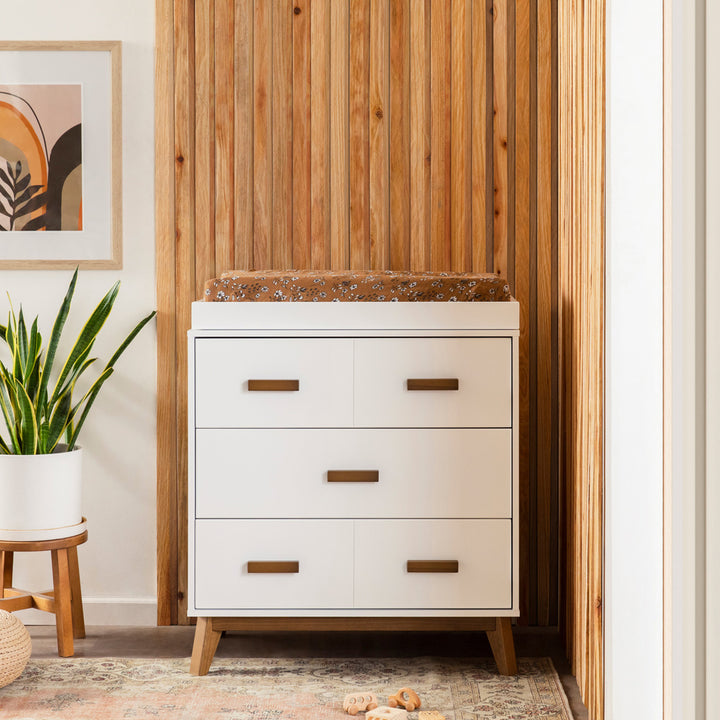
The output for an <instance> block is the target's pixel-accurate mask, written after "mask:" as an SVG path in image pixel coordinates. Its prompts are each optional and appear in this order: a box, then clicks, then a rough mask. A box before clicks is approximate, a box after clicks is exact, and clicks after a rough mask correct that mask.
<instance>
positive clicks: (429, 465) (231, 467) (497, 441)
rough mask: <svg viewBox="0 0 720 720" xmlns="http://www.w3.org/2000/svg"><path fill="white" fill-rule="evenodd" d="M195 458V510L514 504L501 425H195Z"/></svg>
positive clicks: (237, 513) (341, 510)
mask: <svg viewBox="0 0 720 720" xmlns="http://www.w3.org/2000/svg"><path fill="white" fill-rule="evenodd" d="M195 467H196V490H195V492H196V505H195V507H196V516H197V517H199V518H226V517H230V518H232V517H243V518H253V517H257V518H281V517H294V518H305V517H309V518H332V517H342V518H355V517H387V518H407V517H416V518H427V517H431V518H432V517H435V518H437V517H466V518H467V517H473V518H476V517H493V518H495V517H504V518H507V517H510V516H511V514H512V431H511V430H506V429H482V430H477V429H457V430H441V429H437V430H435V429H432V430H426V429H411V430H407V429H387V430H353V429H344V430H338V429H334V430H333V429H330V430H299V429H298V430H197V431H196V455H195ZM328 471H331V474H330V475H328ZM332 471H351V472H350V474H347V475H338V474H337V473H332ZM357 471H375V472H377V475H374V474H368V473H367V472H365V473H364V474H359V473H358V472H357Z"/></svg>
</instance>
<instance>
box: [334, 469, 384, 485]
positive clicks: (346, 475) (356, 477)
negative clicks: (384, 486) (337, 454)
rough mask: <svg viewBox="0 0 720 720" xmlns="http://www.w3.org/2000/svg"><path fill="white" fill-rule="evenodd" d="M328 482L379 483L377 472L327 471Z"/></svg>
mask: <svg viewBox="0 0 720 720" xmlns="http://www.w3.org/2000/svg"><path fill="white" fill-rule="evenodd" d="M327 476H328V478H327V479H328V482H365V483H367V482H379V481H380V471H379V470H328V474H327Z"/></svg>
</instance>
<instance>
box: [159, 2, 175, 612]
mask: <svg viewBox="0 0 720 720" xmlns="http://www.w3.org/2000/svg"><path fill="white" fill-rule="evenodd" d="M174 27H175V22H174V2H173V0H157V3H156V31H155V37H156V45H157V50H156V53H155V263H156V266H157V268H158V272H157V277H156V292H157V317H156V320H157V347H158V353H157V392H158V395H157V411H156V413H157V471H156V472H157V510H156V518H157V551H156V562H157V584H158V609H157V622H158V625H170V624H172V623H173V622H177V562H178V541H177V513H176V506H177V485H178V477H177V459H176V453H177V432H178V430H177V420H176V412H177V388H176V385H175V378H176V370H175V162H174V158H175V154H174V150H175V121H174V58H175V49H174Z"/></svg>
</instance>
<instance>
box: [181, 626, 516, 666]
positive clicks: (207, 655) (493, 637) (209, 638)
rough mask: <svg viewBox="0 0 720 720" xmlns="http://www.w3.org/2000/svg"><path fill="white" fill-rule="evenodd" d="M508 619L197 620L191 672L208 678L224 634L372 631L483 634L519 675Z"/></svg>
mask: <svg viewBox="0 0 720 720" xmlns="http://www.w3.org/2000/svg"><path fill="white" fill-rule="evenodd" d="M511 620H512V619H511V618H509V617H487V618H485V617H478V618H447V617H445V618H443V617H425V618H424V617H417V618H407V617H397V618H382V617H355V618H350V617H325V618H302V617H286V618H282V617H272V618H268V617H198V619H197V625H196V626H195V642H194V644H193V650H192V658H191V660H190V672H191V673H192V674H193V675H207V673H208V671H209V670H210V664H211V663H212V661H213V657H214V656H215V651H216V650H217V646H218V643H219V642H220V637H221V635H222V633H223V631H224V630H236V631H242V632H273V631H307V630H310V631H312V630H324V631H328V630H337V631H353V630H370V631H385V632H387V631H418V630H425V631H427V630H430V631H433V630H434V631H437V630H447V631H456V632H457V631H484V632H486V633H487V636H488V640H489V641H490V647H491V648H492V653H493V657H494V658H495V663H496V664H497V667H498V672H499V673H500V674H501V675H517V660H516V658H515V645H514V643H513V636H512V624H511Z"/></svg>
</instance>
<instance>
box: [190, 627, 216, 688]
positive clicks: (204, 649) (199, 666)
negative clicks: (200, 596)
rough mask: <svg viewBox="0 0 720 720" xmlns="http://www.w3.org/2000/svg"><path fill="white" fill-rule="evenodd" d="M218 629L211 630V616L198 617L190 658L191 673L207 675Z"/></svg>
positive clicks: (213, 655)
mask: <svg viewBox="0 0 720 720" xmlns="http://www.w3.org/2000/svg"><path fill="white" fill-rule="evenodd" d="M221 635H222V633H221V632H220V631H219V630H213V626H212V618H206V617H199V618H198V619H197V625H196V626H195V642H194V643H193V651H192V659H191V660H190V674H191V675H207V674H208V670H210V663H211V662H212V661H213V657H215V651H216V650H217V646H218V643H219V642H220V636H221Z"/></svg>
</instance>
